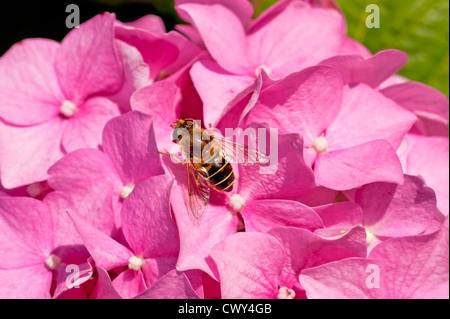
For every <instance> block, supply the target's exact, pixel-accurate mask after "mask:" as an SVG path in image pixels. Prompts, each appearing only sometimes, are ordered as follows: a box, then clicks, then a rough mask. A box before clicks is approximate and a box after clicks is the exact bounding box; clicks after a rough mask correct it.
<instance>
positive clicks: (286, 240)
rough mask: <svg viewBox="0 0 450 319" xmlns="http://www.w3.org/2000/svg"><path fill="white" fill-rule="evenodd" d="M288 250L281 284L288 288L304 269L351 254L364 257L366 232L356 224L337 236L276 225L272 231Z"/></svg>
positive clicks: (270, 232) (347, 256)
mask: <svg viewBox="0 0 450 319" xmlns="http://www.w3.org/2000/svg"><path fill="white" fill-rule="evenodd" d="M269 234H270V235H272V236H274V237H275V238H277V239H278V240H279V241H280V242H281V244H282V245H283V248H284V249H285V251H286V256H287V259H288V261H287V262H286V263H285V265H284V269H283V279H282V280H283V281H282V283H281V285H287V286H288V287H289V286H290V285H292V284H293V283H295V282H296V281H297V276H298V275H299V274H300V272H301V271H302V269H305V268H311V267H315V266H318V265H321V264H324V263H327V262H331V261H335V260H340V259H343V258H349V257H365V256H366V253H367V248H366V245H367V244H366V231H365V230H364V227H362V226H356V227H354V228H352V229H350V230H349V231H348V232H346V233H344V234H340V235H339V236H335V237H327V238H325V237H321V236H318V235H316V234H314V233H311V232H310V231H308V230H306V229H300V228H294V227H277V228H273V229H272V230H270V231H269Z"/></svg>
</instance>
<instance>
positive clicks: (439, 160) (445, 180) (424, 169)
mask: <svg viewBox="0 0 450 319" xmlns="http://www.w3.org/2000/svg"><path fill="white" fill-rule="evenodd" d="M405 140H406V145H407V150H406V152H405V153H404V154H402V155H401V156H400V159H401V161H402V166H403V169H404V171H405V173H406V174H410V175H417V176H420V177H422V178H423V179H425V183H426V185H428V186H429V187H431V188H432V189H433V190H434V192H435V193H436V198H437V205H438V208H439V210H440V211H441V212H442V213H443V214H444V215H448V212H449V165H448V163H449V143H448V138H447V137H425V136H418V135H412V134H408V135H407V136H406V138H405Z"/></svg>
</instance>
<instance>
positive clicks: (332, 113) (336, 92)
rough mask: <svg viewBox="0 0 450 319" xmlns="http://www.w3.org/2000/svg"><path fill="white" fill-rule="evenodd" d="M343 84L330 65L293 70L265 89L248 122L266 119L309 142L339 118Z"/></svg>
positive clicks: (266, 121)
mask: <svg viewBox="0 0 450 319" xmlns="http://www.w3.org/2000/svg"><path fill="white" fill-rule="evenodd" d="M342 87H343V84H342V79H341V77H340V76H339V74H338V73H337V72H336V71H334V70H333V69H332V68H329V67H312V68H308V69H306V70H303V71H301V72H298V73H294V74H292V75H290V76H288V77H286V78H285V79H283V80H281V81H279V82H277V83H276V84H274V85H272V86H270V87H269V88H267V89H265V90H263V91H262V92H261V95H260V97H259V101H258V102H257V103H256V105H255V106H254V107H253V109H252V110H251V111H250V112H249V114H248V115H247V117H246V119H245V122H246V123H251V122H259V123H263V122H265V123H267V124H268V125H269V126H270V127H274V128H278V129H280V130H282V131H283V132H290V133H300V135H302V136H303V138H305V142H306V143H307V144H308V145H309V144H310V143H311V142H312V140H313V139H314V138H316V137H317V136H319V135H320V134H322V133H323V131H324V130H325V129H326V128H327V127H328V125H330V123H331V122H332V121H333V120H334V119H335V118H336V116H337V114H338V112H339V109H340V107H341V102H342ZM287 123H295V125H287Z"/></svg>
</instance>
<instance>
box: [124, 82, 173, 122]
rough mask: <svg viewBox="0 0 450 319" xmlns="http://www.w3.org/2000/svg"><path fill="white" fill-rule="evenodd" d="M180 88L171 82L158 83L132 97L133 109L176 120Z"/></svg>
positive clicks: (144, 88) (138, 91)
mask: <svg viewBox="0 0 450 319" xmlns="http://www.w3.org/2000/svg"><path fill="white" fill-rule="evenodd" d="M178 94H179V93H178V87H177V85H175V83H173V82H171V81H167V80H165V81H158V82H155V83H153V84H151V85H148V86H146V87H143V88H142V89H140V90H137V91H136V92H135V93H134V94H133V95H132V96H131V101H130V104H131V109H132V110H135V111H139V112H142V113H145V114H148V115H151V116H154V115H156V116H159V117H160V118H161V119H165V120H173V121H174V120H175V116H176V109H175V106H176V103H175V102H176V100H177V95H178Z"/></svg>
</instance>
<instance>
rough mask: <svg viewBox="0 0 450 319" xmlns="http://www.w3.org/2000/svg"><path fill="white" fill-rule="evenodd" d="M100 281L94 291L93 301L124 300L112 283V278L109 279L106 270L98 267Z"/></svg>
mask: <svg viewBox="0 0 450 319" xmlns="http://www.w3.org/2000/svg"><path fill="white" fill-rule="evenodd" d="M97 272H98V279H97V284H96V286H95V288H94V290H93V291H92V293H91V295H90V298H91V299H122V297H121V296H120V295H119V293H118V292H117V290H116V289H115V288H114V286H113V285H112V283H111V278H110V277H109V275H108V273H107V272H106V270H104V269H102V268H99V267H97Z"/></svg>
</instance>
